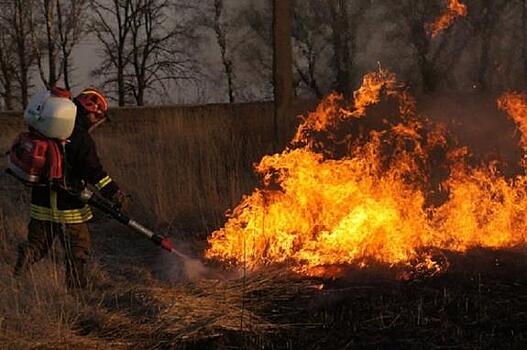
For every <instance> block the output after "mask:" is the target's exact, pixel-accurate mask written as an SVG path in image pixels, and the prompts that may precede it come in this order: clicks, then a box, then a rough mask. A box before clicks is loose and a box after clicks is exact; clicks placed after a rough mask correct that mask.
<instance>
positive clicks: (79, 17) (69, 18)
mask: <svg viewBox="0 0 527 350" xmlns="http://www.w3.org/2000/svg"><path fill="white" fill-rule="evenodd" d="M87 3H88V1H87V0H58V1H57V27H58V28H57V30H58V37H57V44H58V48H59V50H60V55H61V57H60V59H61V61H60V67H61V68H62V79H63V80H64V86H65V87H66V89H68V90H70V89H71V70H72V66H73V64H72V58H71V56H72V52H73V49H74V48H75V47H76V46H77V45H78V44H79V43H80V41H81V39H82V35H83V34H85V32H86V25H87V22H86V20H85V18H86V10H87Z"/></svg>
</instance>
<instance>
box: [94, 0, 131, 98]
mask: <svg viewBox="0 0 527 350" xmlns="http://www.w3.org/2000/svg"><path fill="white" fill-rule="evenodd" d="M90 4H91V9H92V12H93V13H94V14H95V18H94V20H93V22H92V23H91V25H90V30H91V32H93V33H94V34H95V35H96V37H97V39H98V40H99V43H100V44H101V45H102V57H103V61H102V62H101V65H100V68H98V69H95V70H94V72H93V74H94V75H95V76H103V77H105V80H104V82H103V86H105V87H107V86H109V85H115V86H116V90H114V91H115V92H116V94H117V102H118V104H119V106H124V105H125V103H126V94H127V91H126V81H125V69H126V67H127V65H128V64H129V63H130V58H131V57H130V49H129V47H127V44H128V40H129V37H130V35H131V26H132V20H133V17H134V16H135V14H134V13H133V6H132V5H133V3H132V1H130V0H111V1H110V2H108V1H104V0H90Z"/></svg>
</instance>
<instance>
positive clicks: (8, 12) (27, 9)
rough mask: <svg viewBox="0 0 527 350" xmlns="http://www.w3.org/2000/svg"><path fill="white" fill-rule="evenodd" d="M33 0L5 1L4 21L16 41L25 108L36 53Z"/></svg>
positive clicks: (22, 99) (20, 84)
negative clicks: (33, 35) (33, 46)
mask: <svg viewBox="0 0 527 350" xmlns="http://www.w3.org/2000/svg"><path fill="white" fill-rule="evenodd" d="M34 5H35V4H34V1H33V0H12V1H5V6H4V7H3V13H2V15H3V18H2V19H3V21H4V23H6V24H7V29H8V31H9V35H10V36H11V40H13V42H14V49H15V53H16V61H15V68H16V69H15V71H14V73H15V79H16V81H17V84H18V86H19V89H20V103H21V105H22V107H23V108H25V106H26V105H27V102H28V99H29V89H30V87H31V75H30V70H31V67H32V65H33V63H34V59H35V55H34V51H33V49H32V44H31V23H32V21H33V10H34Z"/></svg>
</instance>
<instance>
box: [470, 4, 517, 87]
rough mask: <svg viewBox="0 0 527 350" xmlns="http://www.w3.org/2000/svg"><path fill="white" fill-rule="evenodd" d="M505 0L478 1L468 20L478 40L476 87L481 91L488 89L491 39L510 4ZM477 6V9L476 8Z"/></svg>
mask: <svg viewBox="0 0 527 350" xmlns="http://www.w3.org/2000/svg"><path fill="white" fill-rule="evenodd" d="M510 3H511V2H510V1H507V0H479V1H478V4H476V3H473V4H472V5H473V7H472V11H471V12H470V15H469V20H470V21H471V23H472V25H473V30H474V34H475V35H476V36H478V37H479V38H480V41H481V46H480V50H479V62H478V63H479V66H478V72H477V85H478V88H479V89H480V90H481V91H485V90H487V88H488V84H487V78H488V77H487V75H488V70H489V68H490V65H491V64H490V55H491V50H492V47H491V45H492V37H493V35H494V34H496V26H497V25H498V20H499V17H500V15H501V14H502V13H503V10H504V9H505V8H506V7H507V6H508V5H509V4H510ZM477 5H479V6H478V7H479V8H477V7H476V6H477Z"/></svg>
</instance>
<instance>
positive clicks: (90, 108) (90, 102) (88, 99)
mask: <svg viewBox="0 0 527 350" xmlns="http://www.w3.org/2000/svg"><path fill="white" fill-rule="evenodd" d="M75 99H76V100H77V102H78V103H79V104H80V105H81V106H82V107H83V108H84V110H85V111H86V112H88V113H95V114H97V115H100V116H104V117H106V118H107V117H108V100H107V99H106V97H104V95H103V94H102V93H101V92H100V91H98V90H97V89H94V88H87V89H84V90H82V91H81V93H80V94H79V96H77V97H76V98H75Z"/></svg>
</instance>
